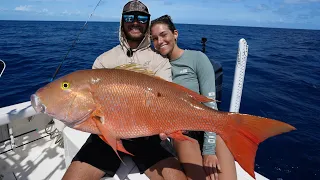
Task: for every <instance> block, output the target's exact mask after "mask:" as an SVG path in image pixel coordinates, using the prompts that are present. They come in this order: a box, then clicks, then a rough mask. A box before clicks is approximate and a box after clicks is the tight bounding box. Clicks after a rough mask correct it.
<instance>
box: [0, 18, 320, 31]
mask: <svg viewBox="0 0 320 180" xmlns="http://www.w3.org/2000/svg"><path fill="white" fill-rule="evenodd" d="M0 21H34V22H37V21H40V22H86V21H85V20H19V19H11V20H8V19H0ZM87 22H88V23H89V22H98V23H120V22H119V21H106V20H101V21H99V20H94V21H87ZM175 24H181V25H200V26H227V27H245V28H266V29H288V30H289V29H290V30H311V31H320V29H306V28H289V27H268V26H245V25H224V24H201V23H200V24H195V23H175Z"/></svg>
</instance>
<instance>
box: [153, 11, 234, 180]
mask: <svg viewBox="0 0 320 180" xmlns="http://www.w3.org/2000/svg"><path fill="white" fill-rule="evenodd" d="M150 28H151V39H152V41H153V44H154V47H155V49H156V50H157V51H158V52H159V53H160V54H161V55H163V56H166V57H167V58H168V59H169V60H170V63H171V65H172V80H173V82H175V83H177V84H180V85H182V86H184V87H187V88H189V89H191V90H193V91H195V92H198V93H199V94H202V95H205V96H207V97H210V98H213V99H215V77H214V76H215V74H214V70H213V67H212V64H211V62H210V60H209V59H208V57H207V56H206V55H205V54H204V53H202V52H200V51H193V50H183V49H181V48H179V47H178V45H177V39H178V31H177V30H176V28H175V26H174V24H173V22H172V21H171V18H170V16H168V15H164V16H161V17H159V18H157V19H155V20H153V21H152V22H151V27H150ZM206 105H207V106H209V107H212V108H214V109H217V105H216V103H215V102H212V103H207V104H206ZM187 135H188V136H190V137H191V138H194V139H196V140H198V142H199V143H198V144H196V143H192V142H190V141H180V142H178V141H175V142H174V143H173V145H174V148H175V150H176V152H177V155H178V158H179V161H180V162H181V163H182V164H183V168H184V170H185V173H186V175H187V177H188V178H189V179H208V180H209V179H211V180H217V179H218V177H219V179H220V180H221V179H222V180H223V179H227V180H232V179H236V169H235V163H234V158H233V156H232V154H231V152H230V151H229V149H228V148H227V146H226V145H225V143H224V142H223V140H222V139H221V137H220V136H218V135H216V134H215V133H212V132H188V133H187ZM160 137H162V139H165V138H166V135H164V134H161V135H160ZM201 151H202V152H201ZM218 159H219V161H218ZM195 165H197V166H195ZM197 167H198V168H197ZM199 167H200V168H199ZM202 167H203V168H202ZM220 167H221V168H220ZM218 170H219V176H218Z"/></svg>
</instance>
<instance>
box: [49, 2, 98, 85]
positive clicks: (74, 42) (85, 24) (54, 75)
mask: <svg viewBox="0 0 320 180" xmlns="http://www.w3.org/2000/svg"><path fill="white" fill-rule="evenodd" d="M101 1H102V0H99V2H98V3H97V5H96V6H95V8H94V10H93V12H92V13H91V14H90V16H89V18H88V20H87V21H86V22H85V23H84V25H83V26H82V28H81V29H80V30H79V32H78V34H77V37H76V39H75V40H74V41H73V43H72V46H71V47H70V48H69V50H68V52H67V54H66V55H65V56H64V58H63V60H62V61H61V63H60V65H59V66H58V68H57V69H56V71H55V73H54V74H53V76H52V78H51V80H50V81H51V82H52V81H53V80H54V78H55V77H56V76H57V74H58V72H59V70H60V68H61V66H62V64H63V62H64V61H65V60H66V58H67V56H68V54H69V53H70V51H71V49H72V48H73V47H74V46H75V44H76V42H77V40H78V38H79V36H80V33H81V32H82V30H83V29H84V28H85V27H86V26H87V23H88V21H89V20H90V18H91V17H92V15H93V13H94V12H95V10H96V9H97V7H98V6H99V4H100V2H101Z"/></svg>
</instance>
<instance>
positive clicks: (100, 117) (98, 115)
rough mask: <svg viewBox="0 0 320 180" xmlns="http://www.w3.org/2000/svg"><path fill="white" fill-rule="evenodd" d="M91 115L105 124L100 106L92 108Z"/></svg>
mask: <svg viewBox="0 0 320 180" xmlns="http://www.w3.org/2000/svg"><path fill="white" fill-rule="evenodd" d="M91 116H92V117H94V118H95V119H96V120H99V121H100V122H101V123H102V124H105V119H104V115H103V113H102V112H101V110H100V108H97V109H96V110H94V111H93V113H92V115H91Z"/></svg>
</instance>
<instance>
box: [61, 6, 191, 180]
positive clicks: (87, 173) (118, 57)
mask: <svg viewBox="0 0 320 180" xmlns="http://www.w3.org/2000/svg"><path fill="white" fill-rule="evenodd" d="M149 26H150V14H149V11H148V8H147V7H146V6H145V5H144V4H143V3H141V2H140V1H130V2H128V3H127V4H126V5H125V6H124V8H123V12H122V18H121V22H120V29H119V41H120V45H118V46H116V47H114V48H113V49H111V50H109V51H107V52H105V53H103V54H102V55H100V56H99V57H98V58H97V59H96V60H95V62H94V64H93V67H92V68H93V69H98V68H114V67H116V66H119V65H123V64H129V63H137V64H140V65H142V66H144V67H145V68H148V69H149V70H151V71H153V72H154V73H155V75H156V76H159V77H162V78H163V79H166V80H168V81H171V66H170V63H169V61H168V60H167V59H165V58H163V57H162V56H160V55H159V54H157V53H155V52H154V51H153V50H152V49H151V47H150V39H149V34H150V30H149ZM122 142H123V146H124V147H125V149H126V150H128V151H129V152H130V153H132V154H134V155H135V156H133V157H132V159H133V161H134V162H135V163H136V165H137V167H138V169H139V171H140V173H145V174H146V175H147V176H148V177H149V178H150V179H170V178H171V179H186V177H185V175H184V173H183V172H182V171H181V170H180V164H179V161H178V160H176V159H175V158H174V156H173V155H172V154H171V153H169V152H168V151H166V150H165V149H164V148H163V147H162V146H161V145H160V142H161V139H160V138H159V136H158V135H156V136H151V137H147V138H145V137H141V138H135V139H130V140H122ZM118 153H119V155H120V156H121V157H123V156H124V155H125V154H124V153H122V152H119V151H118ZM120 165H121V161H120V159H119V158H118V156H117V155H116V154H115V152H114V151H113V149H112V148H111V147H110V146H109V145H108V144H106V143H105V142H104V141H103V140H101V139H100V138H99V136H97V135H94V134H91V135H90V136H89V138H88V140H87V141H86V143H85V144H84V145H83V146H82V148H81V149H80V150H79V152H78V153H77V155H76V156H75V157H74V159H73V162H72V163H71V165H70V167H69V168H68V170H67V172H66V174H65V175H64V177H63V179H72V180H76V179H90V180H93V179H100V178H101V177H103V176H105V175H106V176H114V175H115V173H116V171H117V170H118V168H119V167H120Z"/></svg>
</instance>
